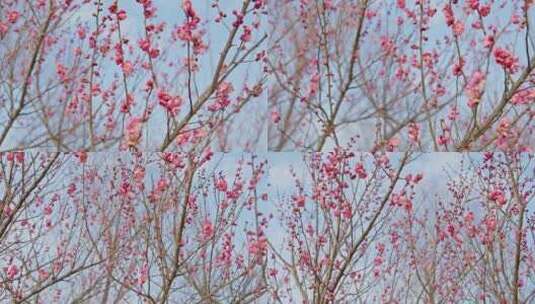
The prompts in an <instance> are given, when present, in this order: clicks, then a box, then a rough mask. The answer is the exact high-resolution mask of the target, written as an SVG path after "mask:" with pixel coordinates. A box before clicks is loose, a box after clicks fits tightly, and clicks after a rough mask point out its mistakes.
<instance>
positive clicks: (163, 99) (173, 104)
mask: <svg viewBox="0 0 535 304" xmlns="http://www.w3.org/2000/svg"><path fill="white" fill-rule="evenodd" d="M158 101H159V104H160V105H161V106H162V107H164V108H165V109H166V110H167V112H168V113H169V114H171V116H176V115H177V114H178V112H179V111H180V106H181V105H182V102H183V101H182V98H181V97H180V96H171V95H169V94H168V93H167V92H165V91H162V90H160V91H159V92H158Z"/></svg>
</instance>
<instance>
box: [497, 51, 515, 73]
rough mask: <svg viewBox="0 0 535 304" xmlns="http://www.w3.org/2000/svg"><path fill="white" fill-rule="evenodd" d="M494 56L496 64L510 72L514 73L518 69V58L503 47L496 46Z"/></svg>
mask: <svg viewBox="0 0 535 304" xmlns="http://www.w3.org/2000/svg"><path fill="white" fill-rule="evenodd" d="M494 58H495V59H496V63H497V64H499V65H501V66H502V67H503V68H504V69H505V70H506V71H508V72H509V73H511V74H514V73H516V72H517V71H518V69H519V65H518V58H517V57H515V56H514V55H513V54H512V53H511V52H510V51H508V50H506V49H504V48H496V49H495V50H494Z"/></svg>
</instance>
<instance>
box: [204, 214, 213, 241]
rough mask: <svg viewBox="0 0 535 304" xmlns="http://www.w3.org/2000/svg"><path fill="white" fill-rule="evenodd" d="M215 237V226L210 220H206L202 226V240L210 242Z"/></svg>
mask: <svg viewBox="0 0 535 304" xmlns="http://www.w3.org/2000/svg"><path fill="white" fill-rule="evenodd" d="M213 235H214V225H213V224H212V222H210V220H209V219H205V220H204V223H203V224H202V240H203V241H208V240H209V239H211V238H212V237H213Z"/></svg>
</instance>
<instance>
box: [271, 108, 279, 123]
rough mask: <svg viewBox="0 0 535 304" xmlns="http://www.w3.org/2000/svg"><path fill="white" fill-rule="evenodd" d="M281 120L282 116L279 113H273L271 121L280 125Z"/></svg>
mask: <svg viewBox="0 0 535 304" xmlns="http://www.w3.org/2000/svg"><path fill="white" fill-rule="evenodd" d="M280 120H281V115H280V113H279V112H278V111H271V121H272V122H273V123H278V122H279V121H280Z"/></svg>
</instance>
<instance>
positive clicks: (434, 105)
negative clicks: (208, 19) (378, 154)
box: [268, 0, 535, 151]
mask: <svg viewBox="0 0 535 304" xmlns="http://www.w3.org/2000/svg"><path fill="white" fill-rule="evenodd" d="M270 5H272V9H271V10H270V11H272V12H273V13H272V14H270V15H269V19H270V20H271V22H270V27H271V32H273V35H272V37H270V46H269V50H270V51H269V54H270V56H268V64H269V72H270V75H272V82H271V86H270V89H269V107H270V112H271V121H270V125H269V140H268V141H269V148H270V149H271V150H273V151H281V150H294V149H297V150H312V151H322V150H324V149H325V148H328V149H329V147H334V146H344V145H345V144H346V143H348V142H350V141H351V139H358V143H359V145H358V147H359V149H361V150H365V151H373V150H377V149H384V150H389V151H394V150H395V151H406V150H419V151H482V150H483V151H485V150H490V151H492V150H497V149H498V150H511V149H512V150H517V151H522V150H530V151H531V150H532V148H533V141H532V136H531V135H532V132H533V121H532V120H533V118H532V116H533V109H532V106H533V101H534V100H535V91H534V87H533V86H534V83H535V79H534V77H535V76H534V69H535V68H534V66H535V64H534V63H533V54H534V53H535V43H534V36H533V30H532V27H533V25H532V23H533V19H534V16H535V15H534V14H535V9H534V7H535V5H534V4H533V1H521V0H518V1H493V0H489V1H483V0H481V1H480V0H474V1H452V0H444V1H442V0H410V1H369V0H361V1H337V0H311V1H277V2H276V3H272V4H270Z"/></svg>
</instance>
